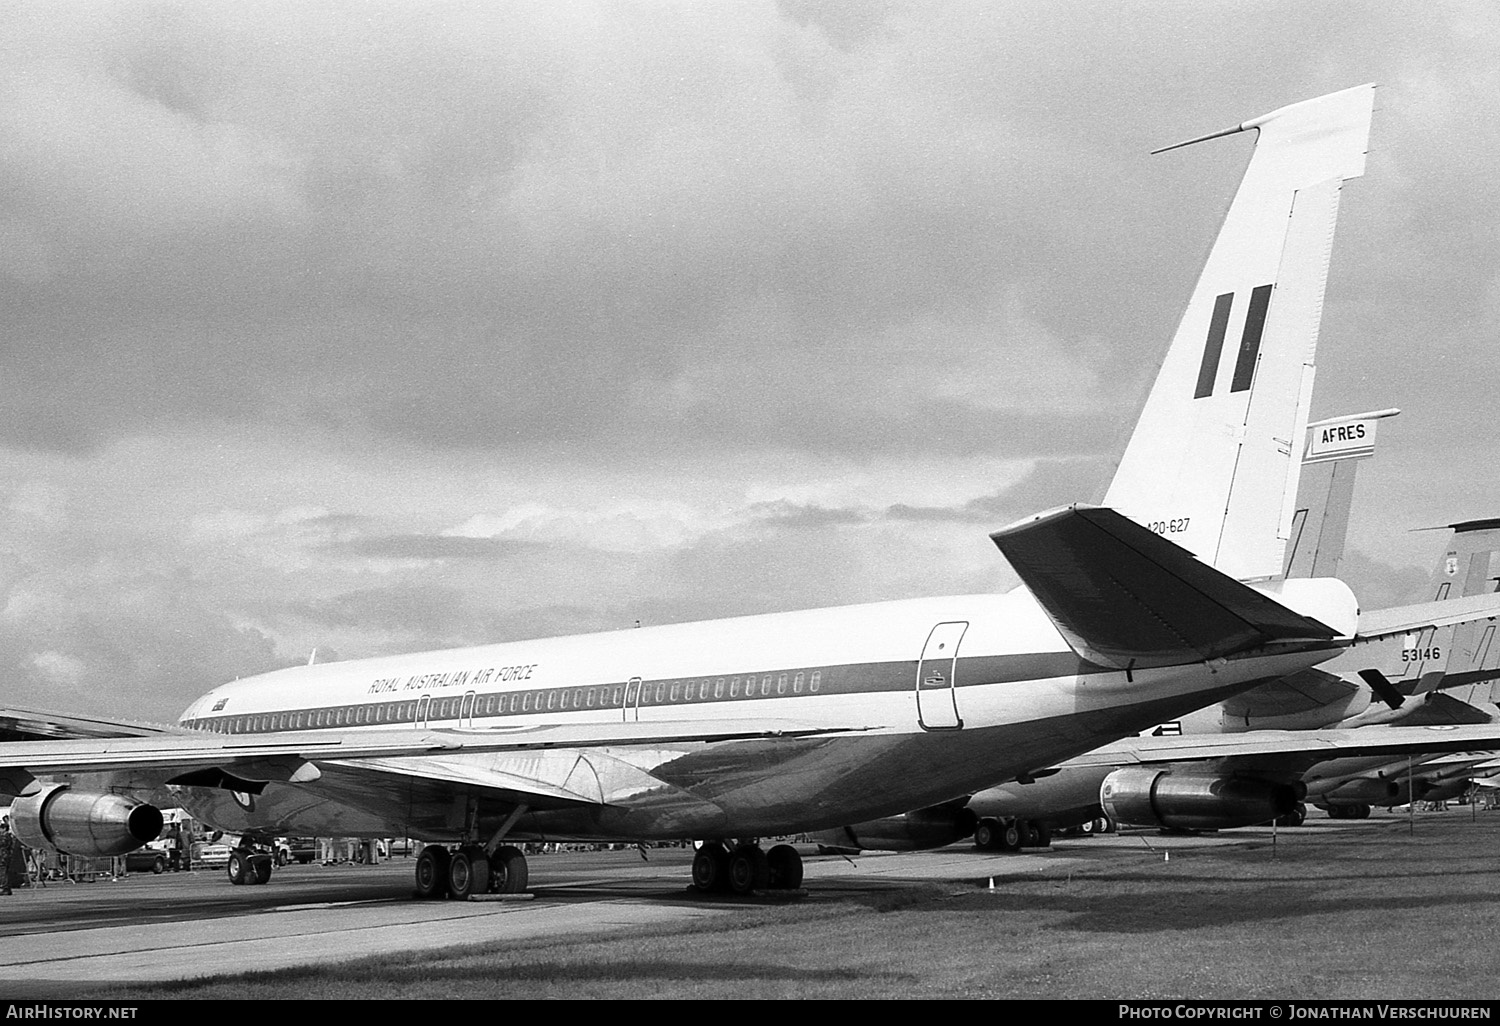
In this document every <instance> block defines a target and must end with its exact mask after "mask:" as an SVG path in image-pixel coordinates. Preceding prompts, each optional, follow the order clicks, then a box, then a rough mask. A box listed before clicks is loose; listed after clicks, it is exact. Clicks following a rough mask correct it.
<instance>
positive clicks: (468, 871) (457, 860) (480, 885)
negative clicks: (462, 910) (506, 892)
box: [448, 844, 490, 901]
mask: <svg viewBox="0 0 1500 1026" xmlns="http://www.w3.org/2000/svg"><path fill="white" fill-rule="evenodd" d="M489 889H490V860H489V856H488V855H486V854H485V853H484V849H483V848H480V847H477V846H475V845H468V844H466V845H464V846H463V847H462V848H460V849H458V851H456V852H454V853H453V855H452V857H451V858H449V859H448V895H449V897H451V898H452V899H453V900H454V901H468V900H469V895H471V894H485V893H488V891H489Z"/></svg>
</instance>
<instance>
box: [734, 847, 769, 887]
mask: <svg viewBox="0 0 1500 1026" xmlns="http://www.w3.org/2000/svg"><path fill="white" fill-rule="evenodd" d="M770 885H771V867H770V865H769V864H768V863H767V862H766V853H765V852H763V851H761V850H760V846H759V845H755V844H742V845H740V846H739V847H738V848H736V849H735V850H734V854H733V855H731V856H729V889H730V890H731V891H733V892H734V893H735V894H749V893H750V892H751V891H763V890H765V889H766V888H767V887H769V886H770Z"/></svg>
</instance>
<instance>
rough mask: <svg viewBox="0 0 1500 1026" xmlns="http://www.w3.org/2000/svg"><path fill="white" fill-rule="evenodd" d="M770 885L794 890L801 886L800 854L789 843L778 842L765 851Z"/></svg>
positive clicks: (778, 888) (783, 889)
mask: <svg viewBox="0 0 1500 1026" xmlns="http://www.w3.org/2000/svg"><path fill="white" fill-rule="evenodd" d="M766 865H767V867H768V868H769V869H770V876H771V886H772V887H774V888H775V889H777V890H779V891H795V890H796V889H797V888H799V887H801V886H802V856H801V855H799V854H798V853H797V849H796V848H793V847H792V846H791V845H790V844H778V845H776V847H774V848H772V849H771V850H770V851H768V852H766Z"/></svg>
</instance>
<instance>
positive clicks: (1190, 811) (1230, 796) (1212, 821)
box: [1099, 767, 1305, 830]
mask: <svg viewBox="0 0 1500 1026" xmlns="http://www.w3.org/2000/svg"><path fill="white" fill-rule="evenodd" d="M1303 793H1305V792H1304V791H1303V789H1302V788H1301V786H1300V785H1295V784H1279V783H1273V782H1271V781H1267V780H1254V779H1247V778H1242V777H1222V776H1208V775H1206V774H1192V773H1174V772H1172V771H1170V770H1154V769H1145V768H1142V767H1130V768H1127V769H1118V770H1115V771H1114V772H1113V773H1111V774H1110V775H1109V776H1107V777H1105V778H1104V783H1103V784H1102V785H1100V787H1099V804H1100V805H1102V806H1103V807H1104V811H1105V812H1107V813H1108V814H1109V815H1110V817H1111V818H1113V819H1114V820H1115V821H1116V822H1119V823H1129V824H1133V825H1136V826H1161V827H1172V828H1174V829H1178V830H1227V829H1230V828H1232V827H1242V826H1254V825H1255V824H1257V823H1269V822H1271V821H1272V820H1274V819H1275V818H1276V817H1278V816H1283V815H1286V814H1287V813H1289V812H1291V811H1292V810H1293V809H1294V808H1295V807H1296V804H1297V802H1298V801H1300V800H1301V798H1302V795H1303Z"/></svg>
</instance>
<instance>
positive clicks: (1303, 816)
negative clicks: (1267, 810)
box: [1276, 802, 1307, 827]
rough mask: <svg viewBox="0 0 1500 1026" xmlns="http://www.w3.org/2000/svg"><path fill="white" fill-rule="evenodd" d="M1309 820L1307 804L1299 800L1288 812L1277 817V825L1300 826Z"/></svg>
mask: <svg viewBox="0 0 1500 1026" xmlns="http://www.w3.org/2000/svg"><path fill="white" fill-rule="evenodd" d="M1306 822H1307V806H1306V805H1303V804H1302V803H1301V802H1298V803H1297V804H1296V805H1293V806H1292V807H1291V808H1290V809H1288V810H1287V811H1286V812H1284V813H1282V814H1281V815H1280V816H1277V817H1276V825H1277V826H1281V827H1299V826H1301V825H1302V824H1303V823H1306Z"/></svg>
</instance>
